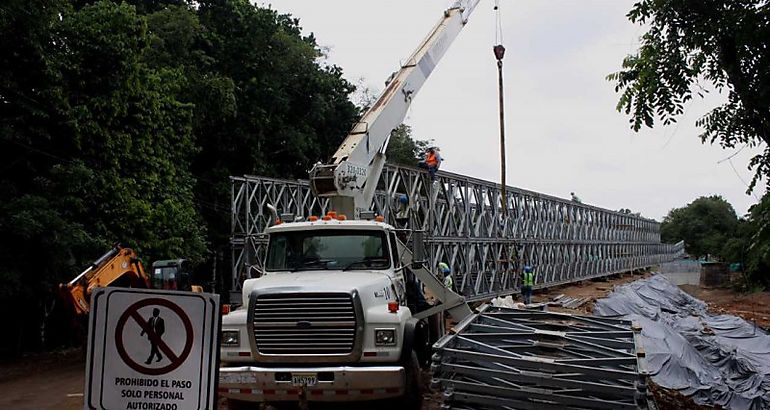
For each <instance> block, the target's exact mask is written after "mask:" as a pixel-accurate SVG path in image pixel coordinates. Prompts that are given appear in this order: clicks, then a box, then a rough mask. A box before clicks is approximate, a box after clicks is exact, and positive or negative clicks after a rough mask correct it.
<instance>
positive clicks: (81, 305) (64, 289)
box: [59, 244, 203, 315]
mask: <svg viewBox="0 0 770 410" xmlns="http://www.w3.org/2000/svg"><path fill="white" fill-rule="evenodd" d="M190 276H191V275H190V263H189V262H188V261H187V260H185V259H171V260H163V261H156V262H155V263H153V264H152V274H151V275H148V274H147V273H146V272H145V270H144V266H143V265H142V262H141V261H140V260H139V256H138V255H137V254H136V252H134V250H133V249H131V248H124V247H123V246H121V245H120V244H116V245H115V246H114V247H113V248H112V249H111V250H110V251H109V252H107V253H105V254H104V255H102V256H101V257H100V258H99V259H97V260H96V261H94V262H93V263H92V264H91V266H89V267H88V268H86V270H84V271H83V272H82V273H80V274H79V275H78V276H76V277H75V279H72V280H71V281H69V283H62V284H60V285H59V290H60V291H61V293H62V294H63V295H64V297H65V299H67V300H68V301H69V302H70V304H71V305H72V306H73V307H74V309H75V313H76V314H77V315H87V314H88V312H89V311H90V310H91V304H90V299H91V293H92V292H93V291H94V289H95V288H99V287H105V286H118V287H132V288H145V289H167V290H186V291H193V292H201V291H202V290H203V289H202V288H201V287H200V286H195V285H192V284H191V282H190Z"/></svg>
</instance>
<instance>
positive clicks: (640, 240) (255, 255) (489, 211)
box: [231, 165, 683, 301]
mask: <svg viewBox="0 0 770 410" xmlns="http://www.w3.org/2000/svg"><path fill="white" fill-rule="evenodd" d="M231 181H232V225H231V228H232V237H231V242H232V246H233V255H232V260H233V271H232V273H233V276H232V277H233V283H232V290H235V291H238V290H239V289H240V284H241V283H242V281H243V280H244V279H247V278H250V277H252V276H254V275H253V272H255V271H259V270H260V269H261V268H262V266H261V265H260V264H261V260H262V258H261V256H263V253H264V251H265V243H264V239H263V238H262V237H261V236H260V233H261V232H262V231H263V230H264V229H265V227H266V226H267V225H268V223H269V222H270V218H271V214H270V212H269V211H268V208H267V205H268V204H271V205H273V206H275V207H276V208H277V209H278V213H279V214H281V213H292V214H294V215H296V216H299V217H305V218H306V217H308V216H310V215H323V214H325V213H326V211H327V210H328V206H329V205H328V204H329V201H328V199H326V198H316V197H315V196H314V195H313V193H312V191H311V190H310V187H309V184H308V182H307V181H299V180H297V181H288V180H280V179H274V178H265V177H257V176H244V177H231ZM401 195H406V196H407V200H408V201H407V205H406V206H402V205H401V203H400V202H399V201H398V198H399V196H401ZM504 203H505V204H506V206H507V212H506V213H505V215H504V214H503V212H502V204H503V201H502V198H501V193H500V189H499V184H495V183H492V182H489V181H484V180H480V179H474V178H470V177H467V176H463V175H458V174H452V173H448V172H438V173H437V179H436V181H435V182H432V181H431V179H430V178H429V177H428V175H427V173H425V172H422V171H420V170H418V169H416V168H410V167H401V166H390V165H389V166H387V167H386V168H385V170H384V171H383V173H382V176H381V178H380V181H379V185H378V190H377V192H376V195H375V198H374V200H373V203H372V207H371V209H372V210H374V211H376V212H377V213H378V214H380V215H383V216H384V217H385V220H386V221H388V223H390V224H392V225H393V226H395V227H397V228H400V229H407V230H409V231H410V232H411V231H414V230H420V231H423V232H424V237H425V242H426V249H427V254H428V255H427V256H428V263H429V266H431V267H434V266H436V265H437V264H438V262H441V261H444V262H446V263H447V264H449V265H450V266H451V268H452V272H453V274H454V283H455V287H456V288H457V289H456V290H457V291H458V293H460V294H462V295H463V296H464V297H465V298H466V299H467V300H469V301H473V300H483V299H487V298H489V297H491V296H499V295H504V294H510V293H515V292H517V291H518V287H519V285H518V280H519V277H518V275H517V274H516V272H520V271H521V267H522V266H523V265H525V264H528V265H532V266H534V267H535V272H536V275H537V276H536V285H535V286H536V287H548V286H552V285H556V284H561V283H569V282H575V281H579V280H584V279H589V278H594V277H600V276H606V275H611V274H615V273H619V272H627V271H631V270H636V269H641V268H646V267H650V266H653V265H657V264H659V263H662V262H667V261H670V260H673V259H674V258H676V257H677V256H679V255H680V254H681V253H682V252H683V244H681V243H679V244H676V245H668V244H661V243H660V226H659V224H658V223H657V222H656V221H654V220H651V219H646V218H641V217H639V216H635V215H629V214H623V213H619V212H614V211H610V210H607V209H602V208H598V207H595V206H591V205H587V204H582V203H578V202H573V201H569V200H565V199H562V198H556V197H553V196H549V195H544V194H540V193H537V192H532V191H527V190H523V189H519V188H514V187H508V188H507V189H506V198H505V201H504Z"/></svg>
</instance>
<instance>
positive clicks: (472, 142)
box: [258, 0, 762, 220]
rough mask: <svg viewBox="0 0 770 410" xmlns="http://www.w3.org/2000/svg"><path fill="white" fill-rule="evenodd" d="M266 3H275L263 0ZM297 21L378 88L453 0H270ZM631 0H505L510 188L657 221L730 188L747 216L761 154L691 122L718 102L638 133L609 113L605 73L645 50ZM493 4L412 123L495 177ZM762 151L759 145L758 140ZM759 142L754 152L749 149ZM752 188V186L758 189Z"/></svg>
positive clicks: (456, 164) (467, 32) (469, 167)
mask: <svg viewBox="0 0 770 410" xmlns="http://www.w3.org/2000/svg"><path fill="white" fill-rule="evenodd" d="M258 4H260V5H267V4H268V2H262V1H258ZM269 4H271V7H272V8H273V9H276V10H279V11H281V12H284V13H290V14H292V15H294V16H295V17H297V18H299V19H300V25H301V26H302V27H303V29H304V32H305V33H306V34H307V33H310V32H312V33H314V34H315V36H316V39H317V41H318V43H319V44H320V45H321V46H322V47H327V48H328V49H329V61H330V63H332V64H336V65H339V66H340V67H342V68H343V70H344V73H345V77H346V78H347V79H349V80H350V81H352V82H354V83H355V82H358V81H359V80H360V79H363V81H364V84H366V85H367V86H369V87H371V88H372V89H375V90H377V91H378V92H379V91H381V90H382V89H383V85H384V80H385V79H386V78H387V77H388V76H389V75H390V73H392V72H393V71H395V70H397V69H398V67H399V64H400V63H401V62H403V60H404V59H406V58H407V57H408V56H409V55H410V54H411V52H412V51H413V49H414V48H415V47H416V46H417V44H418V43H419V42H420V41H421V40H422V39H423V37H424V36H425V35H426V34H427V32H428V31H429V30H430V29H431V28H432V26H433V25H434V24H435V23H436V21H437V20H438V19H439V17H440V16H441V12H442V10H444V9H445V8H446V7H447V6H448V4H449V2H448V1H446V0H390V1H352V0H347V1H344V0H323V1H319V0H272V1H270V2H269ZM632 4H633V1H630V0H580V1H577V0H572V1H567V0H562V1H556V0H551V1H544V0H502V1H501V10H502V13H503V14H502V21H503V36H504V38H503V45H504V46H505V47H506V50H507V51H506V56H505V60H504V64H505V65H504V77H505V103H506V135H507V137H506V148H507V149H506V152H507V163H508V165H507V181H508V184H509V185H513V186H517V187H521V188H525V189H530V190H533V191H538V192H543V193H547V194H551V195H555V196H559V197H563V198H569V195H570V192H572V191H574V192H575V193H576V194H577V195H578V196H579V197H580V198H582V200H583V202H585V203H590V204H592V205H597V206H601V207H604V208H609V209H615V210H617V209H620V208H630V209H632V210H633V211H634V212H641V213H642V214H643V215H644V216H647V217H652V218H656V219H658V220H660V219H662V217H663V216H665V215H666V214H667V213H668V211H669V210H670V209H671V208H674V207H681V206H684V205H685V204H687V203H689V202H691V201H692V200H693V199H695V198H696V197H698V196H701V195H712V194H719V195H722V196H723V197H725V199H727V200H728V201H729V202H730V203H731V204H732V205H733V206H734V207H735V209H736V211H737V213H738V214H739V215H742V214H744V213H745V212H746V211H747V209H748V207H749V206H751V204H753V203H755V202H756V199H755V198H754V197H751V196H747V195H746V194H745V193H744V192H745V191H746V185H745V184H744V182H742V181H741V178H742V179H743V180H744V181H746V182H748V181H750V180H751V176H752V173H751V172H750V171H748V170H747V169H746V167H747V164H748V161H749V159H750V157H751V156H752V154H753V152H752V151H751V150H749V149H745V150H743V151H742V152H740V153H739V154H738V155H736V156H735V157H733V158H732V159H731V161H732V163H733V165H734V167H735V171H734V170H733V169H732V168H731V165H730V162H729V161H724V162H722V163H720V164H718V163H717V162H718V161H720V160H722V159H724V158H726V157H728V156H729V155H730V154H732V153H734V152H735V150H730V151H724V150H722V149H721V148H719V147H717V146H710V145H702V144H701V143H700V140H699V139H698V138H697V135H698V134H699V131H698V129H697V128H696V127H695V126H694V122H695V120H696V119H697V118H698V117H700V116H702V115H703V114H704V113H706V112H707V111H708V110H709V109H711V108H713V107H714V106H716V105H718V104H719V103H720V101H721V100H722V98H723V97H720V96H719V95H716V94H713V95H710V96H708V97H707V99H706V100H694V102H693V103H692V104H691V105H690V106H689V107H688V108H687V112H686V115H685V116H684V117H683V118H682V120H681V121H680V123H679V125H672V126H668V127H663V126H662V125H661V126H658V127H656V128H655V129H654V130H645V131H643V132H640V133H638V134H636V133H633V132H632V131H630V130H629V127H628V118H627V117H625V116H624V115H621V114H620V113H618V112H617V111H615V104H616V103H617V98H618V96H617V94H616V93H615V92H614V90H613V86H612V84H611V83H609V82H608V81H606V80H605V76H606V75H607V74H609V73H611V72H614V71H617V70H618V69H619V67H620V64H621V62H622V60H623V57H624V56H625V55H627V54H629V53H631V52H633V51H634V50H635V49H636V48H637V47H638V37H639V36H640V35H641V34H642V33H643V31H642V30H641V29H640V28H639V27H638V26H635V25H633V24H631V23H630V22H629V21H628V20H627V19H626V17H625V14H626V13H627V12H628V10H630V8H631V6H632ZM492 7H493V1H492V0H482V1H481V3H480V4H479V6H478V7H477V8H476V10H475V12H474V14H473V15H472V16H471V18H470V20H469V23H468V25H467V26H466V27H465V29H464V30H463V32H461V33H460V36H459V37H458V38H457V40H456V41H455V43H454V44H453V45H452V46H451V47H450V49H449V51H448V52H447V54H446V55H445V56H444V58H443V59H442V60H441V62H440V63H439V64H438V67H437V68H436V70H435V71H433V74H432V75H431V77H430V78H429V79H428V81H427V83H426V84H425V85H424V86H423V88H422V90H421V91H420V93H419V94H418V95H417V97H416V98H415V99H414V102H413V104H412V107H411V109H410V112H409V113H408V115H407V118H406V119H405V122H406V123H407V124H409V125H411V126H412V127H413V131H414V136H415V137H416V138H419V139H434V140H435V141H436V145H438V146H440V147H441V152H442V156H443V157H444V158H445V162H444V165H443V169H445V170H448V171H452V172H457V173H461V174H467V175H470V176H473V177H477V178H483V179H487V180H491V181H498V182H499V178H500V168H499V167H500V165H499V158H500V154H499V149H500V148H499V123H498V108H497V101H498V100H497V68H496V65H495V59H494V56H493V54H492V46H493V44H494V41H495V35H494V33H495V25H494V12H493V10H492ZM755 151H756V150H755ZM755 151H754V152H755ZM761 193H762V192H758V193H757V196H761Z"/></svg>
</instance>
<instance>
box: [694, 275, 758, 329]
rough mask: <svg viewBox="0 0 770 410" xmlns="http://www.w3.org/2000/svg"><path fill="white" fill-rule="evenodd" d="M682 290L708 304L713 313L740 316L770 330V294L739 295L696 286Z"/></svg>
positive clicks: (731, 291) (724, 290)
mask: <svg viewBox="0 0 770 410" xmlns="http://www.w3.org/2000/svg"><path fill="white" fill-rule="evenodd" d="M680 288H681V289H682V290H683V291H685V292H687V293H689V294H690V295H692V296H694V297H696V298H698V299H700V300H702V301H704V302H706V303H708V306H709V311H710V312H712V313H715V314H730V315H736V316H740V317H742V318H743V319H745V320H747V321H749V322H753V323H755V324H756V325H757V326H759V327H762V328H765V329H770V292H753V293H737V292H735V291H733V290H732V289H724V288H718V289H704V288H701V287H699V286H694V285H682V286H680Z"/></svg>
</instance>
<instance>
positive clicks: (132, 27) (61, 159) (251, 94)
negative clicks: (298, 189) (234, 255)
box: [0, 0, 358, 354]
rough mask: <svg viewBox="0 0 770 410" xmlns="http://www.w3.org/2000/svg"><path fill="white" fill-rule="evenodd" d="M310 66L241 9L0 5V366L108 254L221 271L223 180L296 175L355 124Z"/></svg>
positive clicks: (266, 16) (235, 3)
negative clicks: (116, 251) (119, 247)
mask: <svg viewBox="0 0 770 410" xmlns="http://www.w3.org/2000/svg"><path fill="white" fill-rule="evenodd" d="M320 56H321V51H320V49H319V47H318V46H317V44H316V42H315V38H314V37H313V36H312V35H307V36H303V35H302V33H301V29H300V26H299V21H298V20H297V19H294V18H292V17H291V16H289V15H284V14H280V13H278V12H277V11H275V10H271V9H266V8H261V7H257V6H254V5H252V4H250V3H249V2H248V1H247V0H202V1H198V2H195V4H192V3H191V2H187V1H184V0H164V1H146V0H133V1H130V2H128V3H126V2H112V1H106V0H100V1H85V0H80V1H67V0H45V1H42V0H24V1H22V0H9V1H6V2H4V3H3V5H2V6H0V144H1V145H2V149H0V164H2V165H0V167H1V168H2V173H0V193H2V198H3V201H0V280H2V281H3V286H1V287H0V309H2V310H3V311H8V309H10V308H11V307H14V306H25V308H27V307H30V306H31V307H32V308H31V309H29V312H30V313H29V315H25V316H24V321H23V322H22V321H21V319H19V320H18V323H16V322H14V323H7V325H8V327H9V328H11V329H16V328H19V329H21V330H20V331H17V332H15V333H13V334H12V335H10V337H8V338H6V339H5V340H4V342H3V343H2V344H0V354H4V353H8V352H19V351H20V350H21V349H22V346H23V347H25V348H31V347H35V344H36V343H37V342H38V341H39V337H38V335H39V325H40V323H41V320H42V318H43V316H44V313H43V312H44V311H46V309H47V307H49V306H50V300H51V297H52V296H53V294H54V293H53V291H54V289H55V288H56V285H57V284H58V283H60V282H65V281H67V280H68V279H70V278H71V277H73V276H75V274H76V273H78V272H79V271H81V270H82V269H83V268H84V267H85V266H87V264H88V263H90V262H91V261H93V260H94V259H95V258H96V257H98V256H99V255H101V254H102V253H103V252H104V251H105V250H106V249H107V248H109V247H110V246H111V245H112V243H114V242H115V241H122V242H124V243H126V244H127V245H130V246H132V247H134V248H136V249H137V250H138V251H139V253H140V255H141V256H142V257H143V259H144V262H145V263H146V264H147V263H150V262H151V261H153V260H158V259H167V258H174V257H185V258H188V259H191V260H192V261H194V262H198V263H199V266H207V265H211V264H212V262H213V260H214V259H215V258H219V260H218V262H219V263H218V264H217V266H218V268H219V271H220V272H224V271H227V265H228V264H229V260H228V259H225V254H226V253H225V252H224V250H225V247H226V246H227V237H228V236H229V226H230V224H229V212H230V210H229V207H230V188H229V179H228V176H230V175H240V174H248V173H260V174H267V175H273V176H282V177H286V176H293V177H298V176H303V175H306V171H307V169H309V168H310V166H311V165H312V164H313V163H314V162H315V161H317V160H323V159H326V158H328V157H329V156H330V154H331V151H332V150H333V149H334V148H335V147H336V146H337V145H338V143H339V142H340V141H341V139H342V138H343V137H344V135H345V132H346V131H347V130H348V129H349V127H350V125H351V124H352V122H353V121H354V119H355V117H356V116H357V115H358V111H357V109H356V108H355V106H354V105H353V104H351V103H350V102H349V101H348V94H350V93H351V92H352V91H353V86H352V85H351V84H350V83H348V82H347V81H345V80H344V79H343V78H342V71H341V69H340V68H339V67H336V66H330V65H326V64H324V63H323V61H322V59H320V58H319V57H320ZM220 279H221V282H222V283H226V282H227V281H228V278H220ZM36 312H37V313H39V315H35V313H36ZM17 316H18V315H17ZM18 317H20V316H18ZM15 320H16V319H13V320H12V321H15Z"/></svg>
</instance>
